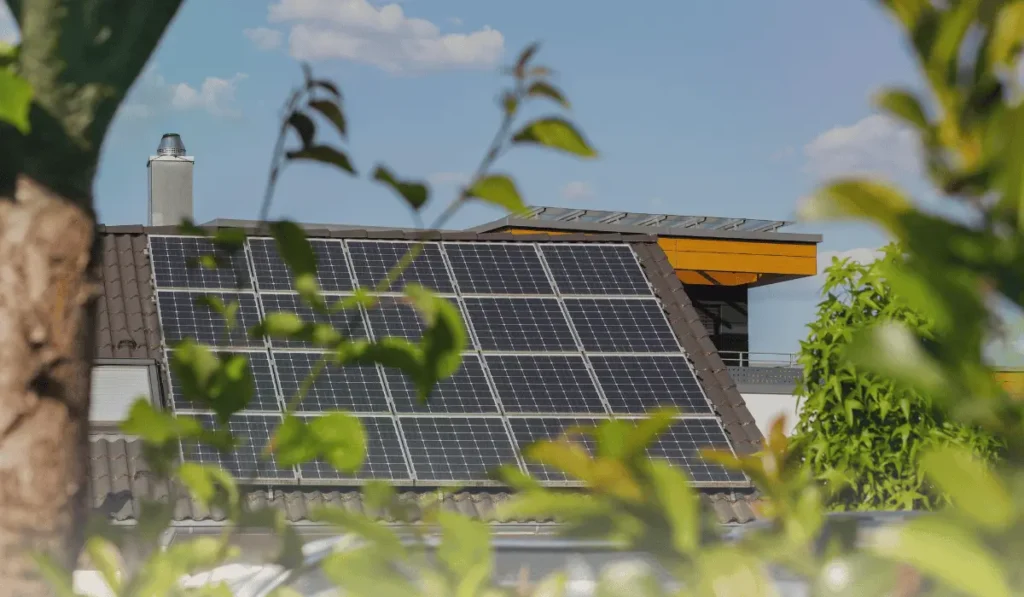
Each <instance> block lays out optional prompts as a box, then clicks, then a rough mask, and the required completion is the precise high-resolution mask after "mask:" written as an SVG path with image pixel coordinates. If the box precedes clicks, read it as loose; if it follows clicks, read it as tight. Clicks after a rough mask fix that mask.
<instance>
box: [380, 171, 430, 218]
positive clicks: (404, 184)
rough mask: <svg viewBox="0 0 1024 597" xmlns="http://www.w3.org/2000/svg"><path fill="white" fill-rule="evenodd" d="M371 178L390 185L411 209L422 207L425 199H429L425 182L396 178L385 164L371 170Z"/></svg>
mask: <svg viewBox="0 0 1024 597" xmlns="http://www.w3.org/2000/svg"><path fill="white" fill-rule="evenodd" d="M373 179H374V180H376V181H377V182H379V183H381V184H384V185H387V186H388V187H391V190H393V191H394V192H396V193H398V195H399V196H400V197H402V199H405V202H406V203H408V204H409V206H410V207H412V208H413V209H419V208H421V207H423V205H424V204H425V203H426V202H427V199H429V194H430V191H429V189H427V186H426V185H425V184H423V183H420V182H413V181H404V180H398V179H397V178H395V176H394V174H392V173H391V171H390V170H388V169H387V167H385V166H377V169H376V170H374V171H373Z"/></svg>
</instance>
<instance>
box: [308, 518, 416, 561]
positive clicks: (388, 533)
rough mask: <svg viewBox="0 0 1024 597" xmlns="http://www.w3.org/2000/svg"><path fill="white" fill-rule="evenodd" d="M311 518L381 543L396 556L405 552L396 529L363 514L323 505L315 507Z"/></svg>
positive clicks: (377, 543)
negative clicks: (393, 529)
mask: <svg viewBox="0 0 1024 597" xmlns="http://www.w3.org/2000/svg"><path fill="white" fill-rule="evenodd" d="M310 520H313V521H316V522H319V523H324V524H329V525H333V526H336V527H338V528H339V529H341V530H344V531H346V532H349V533H355V534H356V535H359V536H360V537H362V538H363V539H366V540H368V541H371V542H373V543H374V544H376V545H379V546H380V547H381V549H382V550H383V551H384V552H386V553H389V554H392V555H394V556H396V557H401V556H403V555H404V554H405V547H404V546H403V545H402V541H401V540H400V539H399V538H398V535H396V534H395V532H394V531H392V530H391V529H389V528H388V527H386V526H384V525H382V524H380V523H378V522H377V521H376V520H373V519H372V518H368V517H367V516H364V515H362V514H359V513H356V512H350V511H348V510H344V509H342V508H338V507H323V508H316V509H314V510H313V511H312V512H311V513H310Z"/></svg>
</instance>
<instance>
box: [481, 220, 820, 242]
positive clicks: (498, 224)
mask: <svg viewBox="0 0 1024 597" xmlns="http://www.w3.org/2000/svg"><path fill="white" fill-rule="evenodd" d="M502 228H532V229H536V230H554V231H572V232H614V233H619V234H646V235H654V236H662V237H672V238H711V239H715V238H718V239H727V240H760V241H769V242H797V243H813V244H819V243H821V242H822V240H823V237H822V235H820V234H800V233H795V232H744V231H741V230H700V229H692V228H658V227H657V226H626V225H620V224H601V223H597V222H579V221H569V222H559V221H557V220H534V219H528V218H516V217H513V216H506V217H504V218H501V219H498V220H494V221H492V222H487V223H485V224H480V225H479V226H473V227H472V228H467V229H466V230H467V231H472V232H493V231H497V230H500V229H502Z"/></svg>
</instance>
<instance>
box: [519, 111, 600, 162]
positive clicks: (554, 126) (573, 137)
mask: <svg viewBox="0 0 1024 597" xmlns="http://www.w3.org/2000/svg"><path fill="white" fill-rule="evenodd" d="M512 142H513V143H534V144H537V145H543V146H544V147H549V148H551V149H557V150H560V151H564V152H566V153H571V154H573V155H575V156H578V157H582V158H594V157H597V152H596V151H594V149H593V148H592V147H591V146H590V144H589V143H588V142H587V140H586V139H584V138H583V135H582V134H580V132H579V131H577V130H576V127H575V126H573V125H572V123H570V122H569V121H567V120H565V119H563V118H543V119H540V120H535V121H533V122H531V123H529V124H527V125H526V126H525V127H523V129H522V130H520V131H519V132H518V133H516V134H515V135H513V136H512Z"/></svg>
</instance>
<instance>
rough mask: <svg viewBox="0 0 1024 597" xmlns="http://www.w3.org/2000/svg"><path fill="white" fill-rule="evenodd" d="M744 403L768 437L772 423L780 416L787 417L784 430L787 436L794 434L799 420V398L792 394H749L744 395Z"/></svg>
mask: <svg viewBox="0 0 1024 597" xmlns="http://www.w3.org/2000/svg"><path fill="white" fill-rule="evenodd" d="M743 401H744V402H746V403H747V410H749V411H750V414H752V415H753V416H754V420H755V421H757V428H758V429H760V430H761V433H762V434H764V435H768V431H769V430H770V429H771V426H772V423H773V422H775V419H777V418H778V417H779V416H780V415H785V417H786V423H785V425H784V430H785V432H786V435H789V434H790V433H792V432H793V427H794V426H796V420H797V398H796V396H793V395H791V394H747V393H743Z"/></svg>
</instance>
